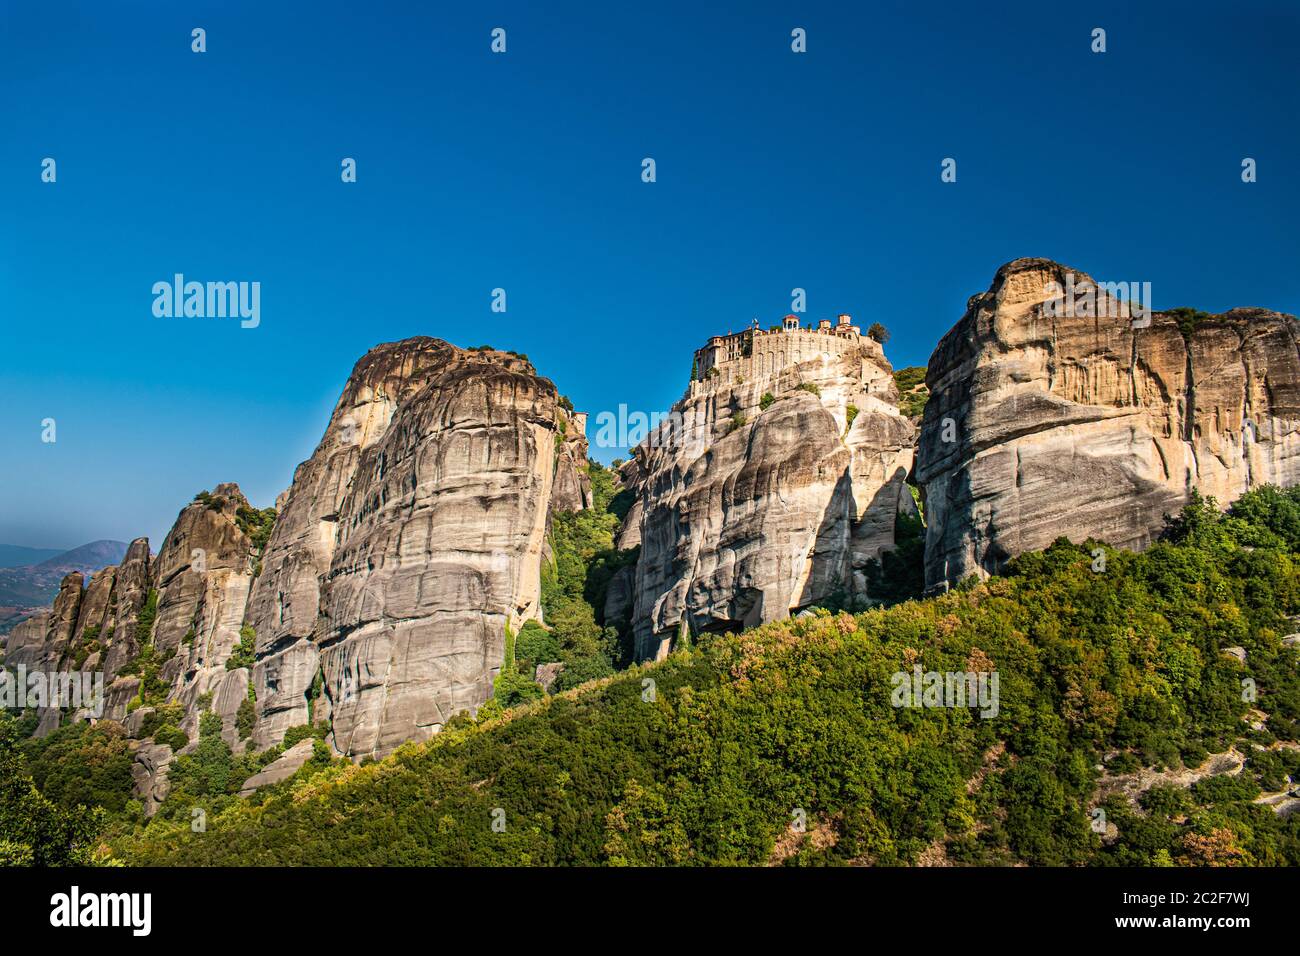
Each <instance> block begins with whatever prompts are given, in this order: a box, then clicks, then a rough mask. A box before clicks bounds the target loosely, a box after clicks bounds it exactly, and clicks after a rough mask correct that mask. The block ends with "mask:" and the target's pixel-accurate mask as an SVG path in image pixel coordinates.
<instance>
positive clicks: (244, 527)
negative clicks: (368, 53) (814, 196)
mask: <svg viewBox="0 0 1300 956" xmlns="http://www.w3.org/2000/svg"><path fill="white" fill-rule="evenodd" d="M585 421H586V419H585V416H584V415H581V414H579V413H575V412H573V411H572V407H571V406H570V405H569V403H568V402H567V400H565V399H563V398H562V397H561V396H560V395H559V393H558V392H557V390H556V388H555V386H554V385H553V384H552V383H551V382H550V381H549V380H547V379H545V378H541V377H540V376H538V375H537V374H536V372H535V371H534V369H533V367H532V365H531V364H530V363H529V362H528V361H527V360H526V359H525V358H523V357H520V356H516V355H514V354H512V353H506V352H497V351H495V350H491V349H477V350H465V349H459V348H456V347H455V346H452V345H449V344H447V343H446V342H442V341H439V340H437V339H429V338H415V339H408V340H405V341H402V342H397V343H392V344H388V345H382V346H379V347H378V348H376V349H374V350H372V351H371V352H369V353H367V354H366V355H365V356H364V357H362V359H361V360H360V361H359V362H358V363H357V365H356V367H355V368H354V370H353V373H352V375H351V377H350V378H349V379H348V382H347V384H346V386H345V388H344V390H343V394H342V396H341V398H340V399H339V402H338V405H337V406H336V408H335V410H334V413H333V415H332V416H331V419H330V423H329V426H328V427H327V428H326V431H325V435H324V437H323V438H322V439H321V442H320V445H319V446H318V448H317V449H316V452H315V453H314V454H313V455H312V457H311V458H310V459H309V460H308V461H306V462H303V463H302V464H301V465H300V466H299V467H298V469H297V471H296V473H295V476H294V481H293V484H292V486H291V487H290V489H289V490H288V491H287V492H286V493H285V494H283V495H281V496H280V498H279V499H278V500H277V508H278V510H279V514H278V516H277V519H276V522H275V526H274V529H273V531H272V532H271V535H270V538H269V541H267V542H266V545H265V549H264V551H259V549H258V547H257V546H256V545H255V543H254V541H253V540H252V538H251V536H250V535H251V533H252V532H253V530H254V526H255V525H256V524H257V522H258V521H259V520H263V518H261V517H259V513H258V512H257V511H256V510H255V509H252V507H251V506H250V505H249V503H248V501H247V500H246V499H245V497H244V495H243V494H242V493H241V491H240V489H239V487H238V486H237V485H234V484H223V485H218V486H217V487H216V488H214V489H213V490H212V492H211V493H208V492H204V493H203V494H201V495H199V496H198V497H196V498H195V500H194V501H193V502H191V503H190V504H188V505H187V506H186V507H185V508H184V509H182V511H181V513H180V514H179V516H178V517H177V519H176V523H175V524H174V525H173V527H172V529H171V531H170V532H169V533H168V534H167V537H166V538H165V539H164V541H163V542H162V545H161V547H160V549H159V552H158V554H157V555H156V556H151V555H150V552H149V543H148V541H147V539H144V538H138V539H136V540H135V541H133V542H132V543H131V545H130V547H129V548H128V550H127V553H126V556H125V557H124V559H123V560H122V563H121V564H120V565H118V566H116V567H108V568H105V569H103V570H102V571H99V572H97V573H96V574H94V575H93V577H91V579H90V581H89V582H86V581H85V580H84V579H83V576H82V575H81V574H79V573H74V574H69V575H68V576H67V577H65V578H64V580H63V582H62V586H61V588H60V591H59V594H58V596H57V598H56V599H55V601H54V604H53V607H52V608H51V609H50V610H49V611H46V612H42V613H39V614H37V615H35V616H33V617H31V618H30V619H28V620H26V621H23V622H22V623H20V624H19V625H17V626H16V627H15V628H14V630H13V632H12V633H10V634H9V635H8V636H7V637H6V638H5V662H6V664H7V665H8V666H10V667H17V666H18V665H20V664H21V665H23V666H25V667H26V668H27V669H28V670H29V671H36V670H41V671H46V672H52V671H70V670H82V671H86V672H92V671H101V670H102V671H103V672H104V674H105V684H106V688H105V694H104V698H105V702H104V708H103V712H102V716H103V717H104V718H107V719H111V720H116V721H119V722H122V723H123V724H124V725H125V726H126V728H127V731H128V733H130V734H131V735H132V736H136V737H138V736H140V735H141V732H142V728H144V727H147V726H156V720H155V721H154V722H153V723H152V724H151V723H150V715H151V714H153V713H154V711H155V709H156V708H157V707H161V706H162V705H163V704H164V703H166V704H168V705H178V706H179V712H180V714H181V716H180V717H179V729H180V730H181V731H183V732H184V733H185V734H186V735H187V736H188V737H189V741H190V743H189V744H188V745H187V747H186V748H183V749H182V750H181V751H180V752H181V753H185V752H187V751H188V750H191V749H193V748H194V747H196V746H197V743H198V739H199V736H200V734H199V718H200V716H201V713H202V711H204V710H210V711H212V712H213V713H215V714H217V715H218V716H219V717H220V718H221V732H222V736H223V737H224V738H225V740H226V741H227V743H229V744H230V745H231V746H232V747H234V748H236V749H237V750H242V749H243V747H244V746H245V738H246V737H247V736H248V735H249V728H248V727H247V726H245V727H243V728H242V731H243V732H242V733H241V727H240V710H241V705H245V704H246V702H247V701H249V700H250V699H254V700H255V701H256V707H255V711H254V713H255V716H256V719H255V722H254V724H253V726H252V728H251V730H252V733H251V741H248V744H249V745H251V746H252V747H253V748H254V749H256V750H262V749H265V748H266V747H268V746H272V745H274V744H278V743H280V742H281V740H282V739H283V737H284V733H285V731H286V730H287V729H288V728H290V727H292V726H296V725H302V724H306V723H308V722H310V721H326V722H329V724H330V725H331V727H332V733H331V735H330V737H329V742H330V743H331V744H332V745H333V746H334V748H335V749H336V750H337V751H338V752H341V753H344V754H348V755H352V756H361V755H365V754H384V753H387V752H389V751H391V750H392V749H393V748H394V747H396V746H397V745H398V744H400V743H402V742H404V741H406V740H412V739H419V738H421V737H424V736H427V735H429V734H431V733H433V732H434V731H436V730H438V729H439V727H440V726H441V725H442V724H443V723H444V722H445V721H446V720H447V719H448V718H449V717H451V716H453V715H454V714H456V713H458V712H460V711H462V710H469V711H474V710H476V709H477V708H478V707H479V706H480V705H481V704H482V703H483V702H484V701H486V700H487V699H488V698H489V697H490V696H491V694H492V682H493V678H494V676H495V675H496V673H497V672H498V670H499V669H500V667H501V664H502V660H503V656H504V645H505V633H506V629H507V628H512V629H514V630H515V631H517V630H518V629H519V627H520V626H521V624H522V622H523V621H524V620H527V619H529V618H533V617H539V616H540V609H539V578H540V573H539V572H540V562H541V559H542V552H543V549H544V546H545V536H546V531H547V523H548V520H549V518H550V516H551V514H552V513H553V512H554V511H558V510H579V509H582V508H584V507H587V506H589V505H590V502H591V497H592V492H591V485H590V480H589V478H588V475H587V470H586V454H587V440H586V435H585ZM249 627H251V628H252V629H253V631H252V632H249V631H248V630H247V628H249ZM241 632H242V634H241ZM242 635H247V636H249V637H251V638H253V639H255V644H254V645H253V646H251V647H249V646H245V647H241V642H242V641H243V639H244V638H243V636H242ZM249 643H252V642H251V641H250V642H249ZM236 653H238V654H239V655H240V656H239V657H237V658H234V657H233V655H235V654H236ZM232 658H233V659H232ZM237 665H238V666H237ZM39 716H40V724H39V727H38V730H37V732H38V733H42V734H43V733H47V732H49V731H50V730H52V729H54V728H55V727H57V726H58V724H59V723H60V721H61V720H63V719H65V718H67V717H69V716H74V715H70V714H65V713H64V712H61V711H60V710H59V709H56V708H45V709H42V710H41V712H40V715H39ZM75 716H87V715H85V714H82V715H75ZM169 719H170V718H169ZM173 756H174V754H173V752H172V748H171V747H170V746H167V745H165V744H159V745H156V744H154V743H152V741H151V740H148V739H146V740H145V741H144V742H143V743H142V745H141V746H140V747H139V748H138V749H137V753H136V765H135V774H136V781H137V796H139V797H140V799H141V800H142V801H143V802H144V803H145V805H146V808H147V809H150V810H151V809H152V808H155V807H156V806H157V804H158V802H159V801H160V800H161V799H162V798H163V796H165V794H166V787H167V783H166V778H167V770H168V766H169V765H170V763H171V760H172V758H173Z"/></svg>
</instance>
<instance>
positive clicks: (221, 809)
mask: <svg viewBox="0 0 1300 956" xmlns="http://www.w3.org/2000/svg"><path fill="white" fill-rule="evenodd" d="M606 477H607V476H606ZM612 491H613V489H612V485H607V486H605V488H604V491H603V492H602V495H603V496H604V503H605V505H608V504H609V503H610V501H611V500H612V498H613V495H612ZM600 513H608V512H607V509H601V511H600V512H596V511H593V512H591V513H590V516H589V517H588V518H587V519H586V522H592V523H593V527H588V526H587V523H586V522H583V523H581V524H579V523H578V522H576V521H575V522H574V524H573V525H572V526H571V527H569V530H568V531H565V530H564V526H561V529H560V531H559V532H558V533H559V534H560V535H564V534H568V535H570V536H571V541H570V543H569V544H563V545H559V546H556V547H555V548H554V559H555V561H554V567H553V569H552V571H551V572H549V573H550V574H551V577H550V579H549V583H548V584H547V585H546V590H547V598H546V600H547V602H548V609H550V608H554V609H556V611H557V612H558V611H560V610H562V609H563V608H565V607H566V606H567V607H572V606H573V605H566V604H565V603H564V602H565V601H569V602H574V603H575V604H576V603H585V602H581V600H580V598H581V590H582V587H585V586H586V584H587V583H588V581H591V580H592V573H591V572H592V568H593V567H595V566H597V565H598V564H599V563H600V562H602V561H604V562H609V561H611V560H614V559H616V558H617V555H615V554H611V552H610V550H609V549H608V547H605V545H606V544H607V540H606V538H605V532H607V531H612V523H611V522H603V523H602V522H601V520H600V517H599V515H600ZM1166 525H1167V527H1166V530H1165V533H1164V535H1163V537H1162V540H1161V541H1160V542H1158V543H1157V544H1155V545H1154V546H1152V547H1151V548H1149V549H1148V550H1146V551H1145V552H1143V553H1141V554H1132V553H1127V552H1123V551H1116V550H1112V549H1110V548H1107V547H1106V546H1105V545H1103V544H1101V543H1098V542H1093V541H1086V542H1082V543H1078V544H1072V543H1070V542H1068V541H1066V540H1064V539H1062V540H1059V541H1057V542H1056V543H1055V544H1054V545H1053V546H1052V547H1050V548H1048V549H1046V550H1045V551H1041V552H1034V553H1029V554H1025V555H1022V556H1021V557H1019V558H1017V559H1016V560H1015V561H1013V562H1012V564H1011V565H1010V567H1009V568H1008V571H1007V573H1006V574H1005V575H1003V576H999V577H994V578H991V579H989V580H987V581H983V582H977V581H975V580H973V579H972V580H970V581H968V582H965V583H964V584H963V585H962V586H960V587H958V588H956V589H954V590H953V591H951V592H949V593H947V594H944V595H942V596H938V597H931V598H926V599H921V600H918V599H901V598H900V599H898V600H897V601H896V602H895V603H893V604H892V605H891V606H881V607H877V608H873V609H871V610H868V611H865V612H863V613H858V614H849V613H847V612H843V611H833V610H831V609H827V608H822V609H818V610H816V611H815V612H814V613H812V614H810V615H807V616H803V617H799V618H796V619H792V620H786V621H780V622H775V623H772V624H768V625H764V626H762V627H759V628H755V629H753V630H749V631H746V632H744V633H741V634H717V635H701V636H700V637H698V638H697V639H696V640H694V641H693V642H690V646H688V647H684V648H682V649H680V650H678V651H675V652H674V653H673V654H672V655H670V656H669V657H668V659H666V660H664V661H662V662H660V663H657V664H652V665H640V666H631V667H625V668H624V669H622V670H618V669H617V668H619V667H622V666H623V663H624V662H623V660H622V655H623V654H624V650H623V648H624V644H623V638H622V636H621V635H620V631H619V629H618V626H617V623H612V624H605V623H601V624H597V623H595V622H594V621H588V620H586V618H585V615H583V614H581V613H579V612H577V611H575V612H574V613H573V618H574V623H573V625H572V627H571V628H567V627H566V629H565V630H563V631H562V632H561V633H560V634H558V635H557V634H555V633H554V632H551V633H550V634H548V635H547V639H551V640H555V641H557V642H558V644H559V647H560V650H561V652H562V653H567V654H569V655H570V657H569V660H571V661H572V662H574V667H575V670H579V671H580V672H581V673H580V676H581V677H582V678H583V683H581V684H579V685H578V686H574V687H570V688H568V689H562V690H561V692H560V693H556V694H552V695H549V696H545V695H542V694H540V693H538V694H532V693H525V694H522V695H520V696H519V699H518V702H517V703H515V704H514V705H513V706H502V705H500V704H498V705H497V706H495V707H486V708H483V712H482V713H481V714H480V715H479V716H478V717H477V718H470V717H468V716H465V717H462V718H458V719H457V720H456V721H454V722H453V724H452V725H449V726H448V727H447V728H446V729H445V730H444V732H443V733H441V734H439V735H437V736H436V737H434V738H433V739H431V740H429V741H427V742H424V743H418V744H417V743H411V744H407V745H404V746H403V747H401V748H400V749H399V750H398V751H396V752H395V753H394V754H392V755H391V756H390V757H388V758H386V759H384V760H381V761H369V762H363V763H362V764H360V765H356V764H352V763H351V762H349V761H346V760H341V759H337V758H331V756H330V754H329V751H328V749H327V748H326V747H325V746H324V744H323V743H322V744H320V745H319V746H318V749H317V754H316V757H315V758H314V759H313V760H312V761H311V762H309V763H308V764H307V766H305V767H304V768H303V769H302V770H301V771H299V772H298V774H297V775H296V776H294V777H293V778H291V779H290V780H287V781H285V782H283V783H281V784H278V785H276V786H273V787H268V788H265V789H263V790H261V791H259V792H257V793H256V794H255V795H254V796H253V797H251V798H248V799H241V798H239V797H236V796H233V790H234V789H235V788H237V786H238V783H239V781H240V780H242V779H243V777H242V774H244V773H245V772H246V771H248V769H249V768H248V766H247V764H248V763H249V762H250V761H251V762H256V760H257V758H255V757H249V756H245V755H241V756H239V757H235V756H232V755H231V754H230V752H229V748H227V747H226V745H225V744H224V743H223V742H222V741H221V739H220V737H219V736H218V734H217V733H215V732H214V729H213V728H211V727H208V726H205V727H204V728H203V737H202V740H201V741H200V744H199V747H198V748H197V749H196V751H195V752H194V753H193V754H191V755H188V756H187V757H185V758H181V759H180V760H178V765H177V767H176V768H175V769H174V770H173V790H172V794H171V796H170V797H169V798H168V800H167V802H166V803H165V804H164V806H163V809H162V810H161V811H160V812H159V813H158V815H157V816H156V817H154V818H153V819H152V820H150V821H148V822H145V821H143V819H142V817H141V816H140V814H139V808H138V805H136V806H132V803H133V801H132V800H131V798H130V773H129V757H128V756H127V746H128V744H127V742H126V741H125V740H124V739H123V738H122V737H121V735H120V731H114V730H113V729H112V726H111V725H106V724H100V725H97V726H95V727H93V728H92V727H87V726H85V725H79V726H75V727H69V728H64V729H62V730H60V731H58V732H57V733H55V734H52V735H50V736H49V737H47V738H45V739H43V740H39V741H25V742H21V741H19V739H18V737H17V736H16V735H15V734H14V732H13V725H12V721H8V722H7V723H6V724H5V725H4V726H5V730H4V732H3V733H0V761H3V762H4V763H5V765H6V769H10V770H11V773H8V774H6V779H7V780H8V781H9V782H8V783H6V785H5V796H4V800H3V802H2V805H0V813H3V815H4V817H3V820H4V824H3V825H4V831H3V832H5V833H7V834H14V833H17V834H19V837H18V838H17V839H14V838H7V842H5V843H4V844H3V845H0V852H3V853H4V854H6V855H8V856H9V858H11V859H25V858H31V856H32V855H33V853H34V852H37V851H34V850H33V847H37V848H38V849H39V852H38V853H37V855H38V856H41V858H43V859H47V860H49V861H51V862H66V861H68V860H83V861H84V860H87V859H96V860H99V861H100V862H120V863H125V864H132V865H134V864H144V865H173V864H205V865H211V864H215V865H260V864H291V865H335V864H362V865H377V864H389V865H393V864H395V865H466V864H469V865H556V864H573V865H618V866H622V865H634V866H636V865H664V864H672V865H691V864H699V865H710V864H745V865H753V864H784V865H840V864H874V865H907V864H917V863H933V862H940V861H942V862H947V863H952V864H959V865H960V864H1011V863H1019V862H1024V863H1030V864H1047V865H1091V866H1131V865H1157V866H1158V865H1166V866H1168V865H1201V864H1216V865H1278V864H1296V863H1300V814H1297V815H1293V816H1291V817H1290V818H1287V819H1284V818H1283V817H1281V816H1280V815H1279V814H1277V813H1276V812H1275V811H1274V810H1273V809H1272V808H1271V807H1269V806H1267V805H1264V804H1261V803H1257V802H1255V801H1256V799H1257V798H1258V797H1259V796H1260V795H1261V794H1266V793H1279V792H1281V791H1284V790H1286V789H1287V788H1288V786H1289V784H1288V782H1287V778H1288V777H1292V778H1297V779H1300V745H1298V744H1297V740H1300V723H1298V722H1300V675H1298V673H1297V653H1298V652H1297V649H1296V648H1295V647H1291V646H1288V645H1287V644H1284V642H1283V638H1284V637H1285V636H1286V635H1288V634H1289V633H1290V631H1292V630H1294V629H1296V628H1295V626H1294V625H1293V624H1292V623H1291V621H1290V620H1289V617H1290V616H1291V615H1294V614H1296V613H1297V611H1300V606H1298V605H1300V574H1298V569H1300V565H1298V564H1297V562H1298V561H1300V492H1297V491H1287V492H1282V491H1278V490H1277V489H1274V488H1262V489H1259V490H1256V491H1253V492H1251V493H1249V494H1247V495H1245V496H1244V497H1243V498H1242V499H1241V500H1239V501H1238V502H1237V503H1236V504H1235V505H1234V506H1233V507H1232V508H1231V509H1230V510H1229V511H1228V512H1226V513H1221V512H1220V511H1219V510H1218V508H1217V507H1216V505H1215V503H1214V502H1213V501H1212V500H1201V499H1199V498H1195V499H1194V500H1193V501H1192V502H1191V504H1189V505H1188V506H1187V507H1186V508H1185V509H1184V510H1183V512H1182V513H1181V514H1180V515H1178V516H1176V517H1173V518H1170V519H1167V522H1166ZM571 545H572V547H574V548H577V554H578V559H577V561H576V563H573V564H568V563H567V562H566V554H570V553H572V551H571V547H570V546H571ZM566 565H567V566H566ZM584 566H585V567H584ZM605 570H607V569H603V570H600V571H599V572H598V574H597V577H599V575H600V574H603V573H604V572H605ZM588 610H590V605H588ZM556 630H557V631H559V630H560V628H559V627H557V628H556ZM539 639H540V638H535V637H534V636H533V635H526V634H525V635H520V636H519V640H517V641H516V642H515V646H514V655H515V660H516V661H517V662H522V661H524V660H527V659H529V658H528V657H527V655H528V654H537V653H538V652H537V651H536V650H535V649H531V650H530V648H535V644H534V643H530V642H534V641H535V640H539ZM1229 649H1232V650H1229ZM550 653H551V652H550V649H547V650H546V651H545V652H544V653H541V654H540V656H542V657H546V656H549V655H550ZM1243 656H1244V658H1245V660H1244V662H1243V661H1242V660H1241V657H1243ZM918 665H919V666H921V667H923V668H925V669H926V670H927V671H945V672H946V671H992V670H995V671H996V672H997V673H998V675H999V678H1000V702H999V707H998V708H997V713H996V716H994V717H991V718H985V717H982V716H981V715H980V712H979V711H978V710H977V709H974V708H970V707H921V708H911V707H896V706H894V705H893V704H892V703H891V681H890V678H891V675H892V674H895V673H896V672H900V671H901V672H908V671H911V670H912V669H913V668H914V667H916V666H918ZM514 673H515V674H516V675H518V677H519V678H520V680H519V681H518V683H519V684H521V685H522V684H523V683H524V682H523V680H522V678H523V677H524V676H525V675H524V672H523V670H522V669H516V670H515V671H514ZM509 680H510V681H514V680H515V678H509ZM1221 754H1228V755H1232V754H1236V755H1239V758H1238V763H1241V761H1242V759H1243V758H1244V766H1242V767H1241V769H1240V772H1239V773H1235V774H1221V775H1211V774H1209V773H1206V772H1205V771H1204V770H1202V771H1200V772H1199V773H1198V771H1197V769H1196V768H1203V767H1207V766H1210V765H1211V761H1212V755H1221ZM1136 781H1143V783H1142V785H1141V786H1137V785H1136V784H1135V782H1136ZM1126 782H1127V783H1128V784H1129V785H1130V786H1129V787H1128V788H1127V789H1126V787H1125V786H1124V785H1125V783H1126ZM1103 795H1104V796H1103ZM81 808H85V809H81ZM196 810H197V811H201V813H202V816H203V818H204V821H205V826H204V827H203V828H201V829H199V832H196V827H195V826H194V822H193V821H194V819H195V817H196V812H195V811H196ZM22 834H27V836H26V837H23V836H22ZM24 839H26V840H27V841H28V842H27V843H24V842H23V840H24ZM51 846H52V847H54V849H53V850H51V849H50V847H51Z"/></svg>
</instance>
